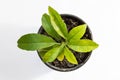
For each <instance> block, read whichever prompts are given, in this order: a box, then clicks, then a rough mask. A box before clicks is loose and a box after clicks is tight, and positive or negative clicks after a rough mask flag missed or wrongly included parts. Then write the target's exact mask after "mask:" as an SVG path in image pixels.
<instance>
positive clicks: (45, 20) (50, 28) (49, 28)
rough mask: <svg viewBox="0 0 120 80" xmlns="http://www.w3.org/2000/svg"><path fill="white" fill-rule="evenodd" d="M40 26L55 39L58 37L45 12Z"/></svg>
mask: <svg viewBox="0 0 120 80" xmlns="http://www.w3.org/2000/svg"><path fill="white" fill-rule="evenodd" d="M42 27H43V28H44V30H45V31H46V32H47V33H48V34H49V35H50V36H52V37H53V38H55V39H56V40H59V39H60V36H59V35H58V34H57V32H56V31H55V30H54V28H53V26H52V25H51V21H50V17H49V15H47V14H43V16H42Z"/></svg>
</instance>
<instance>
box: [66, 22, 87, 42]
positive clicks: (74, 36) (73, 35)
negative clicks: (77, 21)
mask: <svg viewBox="0 0 120 80" xmlns="http://www.w3.org/2000/svg"><path fill="white" fill-rule="evenodd" d="M86 27H87V25H86V24H83V25H79V26H77V27H74V28H73V29H72V30H71V31H70V32H69V34H68V40H69V41H70V40H79V39H80V38H82V36H83V35H84V34H85V32H86Z"/></svg>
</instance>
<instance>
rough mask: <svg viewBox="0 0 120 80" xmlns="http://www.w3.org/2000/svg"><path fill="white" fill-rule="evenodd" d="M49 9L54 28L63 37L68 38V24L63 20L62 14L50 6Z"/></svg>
mask: <svg viewBox="0 0 120 80" xmlns="http://www.w3.org/2000/svg"><path fill="white" fill-rule="evenodd" d="M48 11H49V14H50V19H51V24H52V26H53V28H54V29H55V31H56V32H57V33H58V34H59V35H60V36H61V37H63V38H64V39H66V37H67V35H68V31H67V27H66V24H65V23H64V21H63V20H62V18H61V16H60V14H59V13H58V12H57V11H56V10H54V9H53V8H52V7H50V6H49V8H48Z"/></svg>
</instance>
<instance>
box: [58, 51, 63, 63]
mask: <svg viewBox="0 0 120 80" xmlns="http://www.w3.org/2000/svg"><path fill="white" fill-rule="evenodd" d="M57 59H58V60H59V61H63V59H64V53H63V52H61V53H60V55H58V57H57Z"/></svg>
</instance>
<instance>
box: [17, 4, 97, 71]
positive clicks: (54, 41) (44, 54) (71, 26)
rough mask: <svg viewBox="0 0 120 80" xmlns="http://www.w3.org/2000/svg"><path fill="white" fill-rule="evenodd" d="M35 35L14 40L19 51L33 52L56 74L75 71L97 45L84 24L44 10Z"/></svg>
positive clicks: (76, 18)
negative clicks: (55, 71)
mask: <svg viewBox="0 0 120 80" xmlns="http://www.w3.org/2000/svg"><path fill="white" fill-rule="evenodd" d="M48 12H49V15H48V14H46V13H45V14H43V16H42V19H41V20H42V26H41V27H40V29H39V31H38V33H29V34H25V35H23V36H22V37H20V39H19V40H18V42H17V43H18V47H19V48H21V49H23V50H28V51H37V52H38V55H39V57H40V58H41V60H42V61H43V62H44V63H45V64H46V65H47V66H49V67H50V68H52V69H55V70H58V71H72V70H75V69H77V68H79V67H81V66H82V65H84V64H85V62H86V61H87V60H88V59H89V57H90V55H91V52H92V50H94V49H96V48H97V47H98V44H97V43H95V42H94V41H93V40H92V34H91V31H90V29H89V27H88V25H87V24H86V23H85V22H84V21H83V20H81V19H79V18H78V17H76V16H73V15H68V14H61V15H60V14H59V13H58V12H57V11H56V10H55V9H53V8H52V7H50V6H49V7H48Z"/></svg>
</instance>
